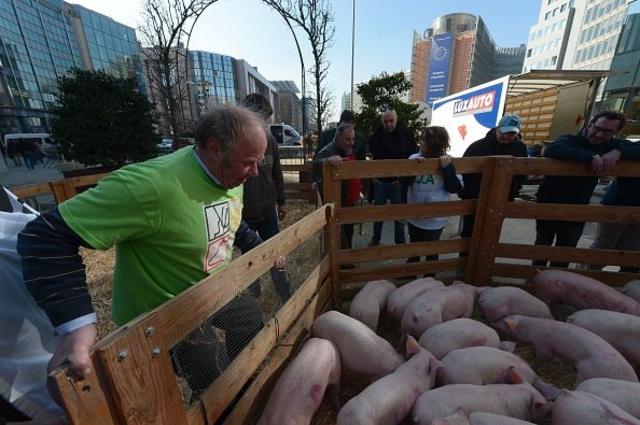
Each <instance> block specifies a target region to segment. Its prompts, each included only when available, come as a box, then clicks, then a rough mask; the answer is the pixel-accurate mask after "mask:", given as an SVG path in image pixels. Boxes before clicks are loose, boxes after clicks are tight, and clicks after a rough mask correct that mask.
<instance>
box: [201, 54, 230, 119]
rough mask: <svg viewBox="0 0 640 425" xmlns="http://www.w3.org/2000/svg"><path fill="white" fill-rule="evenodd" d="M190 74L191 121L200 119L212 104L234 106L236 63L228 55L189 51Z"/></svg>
mask: <svg viewBox="0 0 640 425" xmlns="http://www.w3.org/2000/svg"><path fill="white" fill-rule="evenodd" d="M189 74H190V75H189V83H190V85H191V87H192V89H191V98H192V102H194V104H195V106H196V108H195V109H194V111H195V112H196V114H195V115H196V116H195V117H194V118H196V119H198V118H200V115H202V114H203V113H204V112H207V111H208V110H209V107H210V106H212V105H222V104H232V105H233V104H235V103H236V94H237V93H236V92H237V87H238V84H237V81H236V60H235V59H234V58H232V57H231V56H225V55H219V54H217V53H211V52H203V51H199V50H191V51H189Z"/></svg>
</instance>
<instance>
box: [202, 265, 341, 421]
mask: <svg viewBox="0 0 640 425" xmlns="http://www.w3.org/2000/svg"><path fill="white" fill-rule="evenodd" d="M327 266H328V264H327V263H326V261H324V262H323V263H321V264H319V265H318V266H317V267H316V268H315V269H314V271H313V272H312V273H311V274H310V275H309V277H308V278H307V279H306V280H305V283H304V284H303V285H302V286H301V287H300V288H298V289H297V290H296V292H295V293H294V294H293V295H292V296H291V298H289V300H288V301H287V303H286V304H285V305H284V306H283V307H282V308H281V309H280V310H278V311H277V312H276V314H275V316H274V317H273V318H272V319H271V320H270V321H269V322H267V323H266V324H265V326H264V328H262V330H261V331H260V332H258V334H257V335H256V336H255V337H254V338H253V339H252V340H251V343H250V344H249V345H247V347H245V349H244V350H242V352H241V353H240V354H238V356H237V357H236V358H235V359H234V360H233V361H232V362H231V364H230V365H229V366H228V367H227V368H226V369H225V370H224V371H223V372H222V373H221V374H220V376H219V377H218V378H217V379H216V380H215V381H214V382H213V384H211V385H210V386H209V387H208V388H207V389H206V390H205V392H204V393H203V394H202V395H201V396H200V400H201V402H202V406H203V407H204V409H205V411H206V413H207V414H206V418H207V421H208V422H207V423H215V422H216V421H217V420H218V418H220V417H221V415H222V414H223V413H224V411H225V410H226V408H227V406H229V403H231V401H232V400H233V399H234V398H235V397H236V396H237V395H238V393H239V392H240V390H241V389H242V388H243V386H244V385H245V383H246V382H247V381H248V380H249V378H251V376H252V375H253V374H254V373H255V371H256V370H257V369H258V367H259V366H260V363H262V361H263V360H264V359H265V358H266V357H267V355H268V354H269V352H271V350H272V349H273V348H274V347H275V346H276V344H278V342H279V341H278V340H279V338H280V336H281V335H280V332H283V333H284V332H285V331H286V329H289V327H290V326H291V325H292V324H293V323H294V322H295V319H296V318H297V317H298V316H299V315H300V313H301V312H303V311H305V310H306V309H309V310H312V311H313V310H314V308H315V307H316V306H315V305H310V304H309V303H310V302H311V300H313V299H314V296H315V294H316V291H317V290H318V285H319V283H320V276H322V275H323V269H324V268H326V267H327ZM325 294H326V295H324V296H326V297H327V298H328V296H329V294H328V293H325ZM317 299H319V298H317Z"/></svg>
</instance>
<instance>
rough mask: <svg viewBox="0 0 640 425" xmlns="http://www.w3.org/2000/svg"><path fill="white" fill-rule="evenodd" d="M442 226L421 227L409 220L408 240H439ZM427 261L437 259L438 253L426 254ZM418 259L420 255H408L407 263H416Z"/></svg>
mask: <svg viewBox="0 0 640 425" xmlns="http://www.w3.org/2000/svg"><path fill="white" fill-rule="evenodd" d="M443 230H444V227H442V228H440V229H422V228H420V227H418V226H414V225H413V224H411V222H409V240H410V241H411V242H430V241H439V240H440V236H441V235H442V231H443ZM426 259H427V261H433V260H437V259H438V254H435V255H427V256H426ZM419 261H420V257H409V259H408V260H407V263H417V262H419Z"/></svg>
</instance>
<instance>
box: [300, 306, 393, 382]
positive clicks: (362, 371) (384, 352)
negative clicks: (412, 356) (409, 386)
mask: <svg viewBox="0 0 640 425" xmlns="http://www.w3.org/2000/svg"><path fill="white" fill-rule="evenodd" d="M311 334H312V335H313V336H315V337H317V338H324V339H328V340H329V341H331V342H333V343H334V344H335V345H336V347H338V351H339V352H340V358H341V359H342V365H343V366H344V367H345V368H346V369H347V370H349V371H351V372H353V373H355V374H358V375H360V376H364V377H368V378H374V379H377V378H381V377H383V376H386V375H388V374H390V373H391V372H393V371H394V370H396V368H397V367H398V366H400V365H401V364H402V362H403V360H402V357H401V356H400V355H399V354H398V353H397V352H396V351H395V350H394V349H393V347H392V346H391V344H389V343H388V342H387V341H386V340H384V339H382V338H380V337H379V336H378V335H376V333H375V332H373V331H372V330H371V329H369V328H368V327H367V326H366V325H364V324H363V323H361V322H359V321H357V320H356V319H353V318H351V317H349V316H346V315H344V314H342V313H339V312H337V311H328V312H326V313H324V314H322V315H320V316H318V318H317V319H316V321H315V322H314V323H313V327H312V328H311Z"/></svg>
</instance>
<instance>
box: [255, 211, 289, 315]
mask: <svg viewBox="0 0 640 425" xmlns="http://www.w3.org/2000/svg"><path fill="white" fill-rule="evenodd" d="M245 221H246V222H247V225H248V226H249V227H250V228H251V229H252V230H253V231H255V232H256V233H258V235H260V239H262V240H263V241H266V240H267V239H269V238H271V237H272V236H274V235H277V234H278V232H280V229H279V228H278V213H277V212H276V209H275V208H274V209H273V210H272V211H271V212H270V213H269V214H267V215H266V216H265V217H263V218H262V219H261V220H246V219H245ZM271 280H272V281H273V284H274V286H275V289H276V293H277V294H278V297H279V298H280V300H281V301H282V303H283V304H284V303H285V302H287V300H288V299H289V298H290V297H291V288H290V286H291V285H290V284H289V280H288V279H287V276H286V275H285V274H284V272H283V271H281V270H276V269H275V268H271ZM249 292H250V293H251V295H253V296H255V297H259V296H260V294H261V293H262V289H261V288H260V279H258V280H256V281H255V282H253V283H252V284H251V285H250V286H249Z"/></svg>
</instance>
